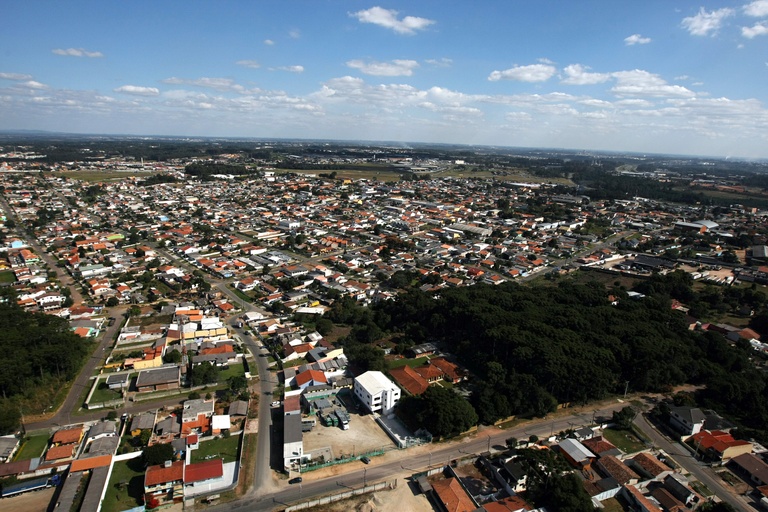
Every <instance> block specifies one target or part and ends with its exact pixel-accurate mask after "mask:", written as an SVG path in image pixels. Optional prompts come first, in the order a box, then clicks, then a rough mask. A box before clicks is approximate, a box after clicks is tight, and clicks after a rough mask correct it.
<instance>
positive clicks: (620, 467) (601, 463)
mask: <svg viewBox="0 0 768 512" xmlns="http://www.w3.org/2000/svg"><path fill="white" fill-rule="evenodd" d="M596 465H597V467H598V469H599V470H600V472H601V473H602V474H603V475H605V476H606V477H608V478H613V479H614V480H616V482H618V483H619V484H621V485H624V484H636V483H637V482H638V481H639V480H640V475H638V474H637V473H635V472H634V471H632V469H631V468H629V467H628V466H627V465H625V464H624V463H623V462H621V461H620V460H619V459H617V458H616V457H615V456H614V455H606V456H604V457H600V459H599V460H598V461H597V463H596Z"/></svg>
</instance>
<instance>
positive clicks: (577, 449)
mask: <svg viewBox="0 0 768 512" xmlns="http://www.w3.org/2000/svg"><path fill="white" fill-rule="evenodd" d="M558 446H559V447H560V449H561V450H562V451H564V452H565V453H567V454H568V456H569V457H570V458H571V459H573V460H574V461H575V462H583V461H585V460H587V459H589V458H596V457H597V455H595V454H594V453H592V452H591V451H589V450H588V449H587V447H586V446H584V445H583V444H581V443H580V442H578V441H577V440H575V439H563V440H562V441H560V444H559V445H558Z"/></svg>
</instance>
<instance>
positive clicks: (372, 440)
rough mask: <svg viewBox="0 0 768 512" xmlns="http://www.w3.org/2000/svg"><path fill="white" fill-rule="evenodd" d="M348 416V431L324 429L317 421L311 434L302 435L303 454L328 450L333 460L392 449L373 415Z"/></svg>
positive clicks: (337, 428) (392, 445)
mask: <svg viewBox="0 0 768 512" xmlns="http://www.w3.org/2000/svg"><path fill="white" fill-rule="evenodd" d="M349 416H350V421H349V430H342V429H341V428H339V427H325V426H323V425H321V424H320V422H319V421H318V422H317V425H316V426H315V428H313V429H312V431H311V432H305V433H304V452H305V453H311V452H313V451H321V450H323V449H325V448H330V453H331V454H332V457H333V458H341V457H351V456H353V455H360V454H363V453H366V452H371V451H375V450H382V449H390V448H392V447H394V443H393V442H392V441H391V440H390V439H389V437H388V436H387V434H386V433H384V431H383V430H382V429H381V427H379V425H378V424H377V423H376V421H375V420H374V419H373V415H371V414H366V415H363V416H361V415H359V414H357V413H354V412H350V413H349ZM325 453H328V452H325Z"/></svg>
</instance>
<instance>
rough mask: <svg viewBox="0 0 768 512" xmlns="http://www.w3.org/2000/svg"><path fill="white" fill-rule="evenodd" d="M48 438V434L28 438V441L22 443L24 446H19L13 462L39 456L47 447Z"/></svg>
mask: <svg viewBox="0 0 768 512" xmlns="http://www.w3.org/2000/svg"><path fill="white" fill-rule="evenodd" d="M49 437H50V436H49V435H48V434H38V435H34V436H30V438H29V441H24V444H22V445H21V449H20V450H19V451H18V452H17V453H16V456H15V457H14V458H13V460H28V459H33V458H35V457H39V456H41V455H42V454H43V450H45V448H46V446H48V439H49Z"/></svg>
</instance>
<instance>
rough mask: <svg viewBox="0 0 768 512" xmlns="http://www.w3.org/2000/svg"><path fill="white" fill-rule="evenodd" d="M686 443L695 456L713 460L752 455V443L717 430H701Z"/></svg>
mask: <svg viewBox="0 0 768 512" xmlns="http://www.w3.org/2000/svg"><path fill="white" fill-rule="evenodd" d="M686 443H688V445H689V446H691V447H693V448H694V449H695V450H696V453H697V454H702V455H703V456H707V457H709V458H711V459H714V460H728V459H731V458H733V457H737V456H739V455H742V454H744V453H752V443H750V442H749V441H744V440H742V439H734V438H733V436H732V435H731V434H729V433H727V432H721V431H719V430H713V431H712V432H710V431H708V430H702V431H701V432H698V433H696V434H693V435H692V436H691V437H689V438H688V440H687V441H686Z"/></svg>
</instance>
